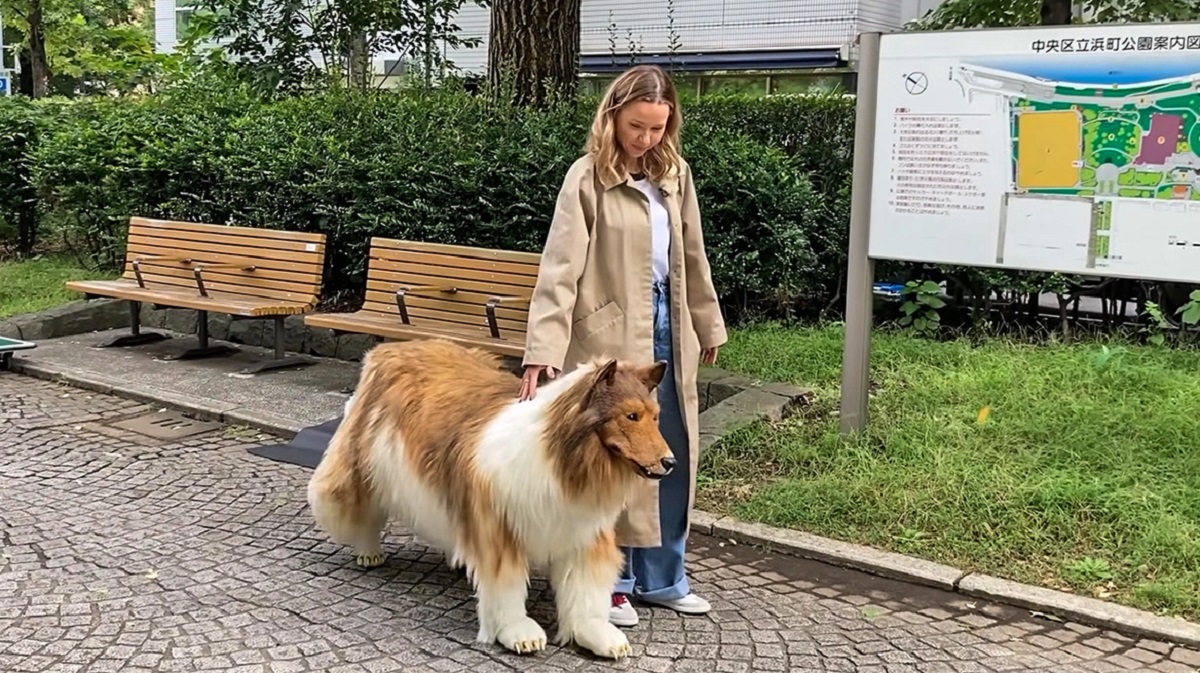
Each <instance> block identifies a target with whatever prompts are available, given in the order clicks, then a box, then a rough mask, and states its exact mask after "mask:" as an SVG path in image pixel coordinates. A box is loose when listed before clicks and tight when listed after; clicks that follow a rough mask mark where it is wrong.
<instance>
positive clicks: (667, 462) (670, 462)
mask: <svg viewBox="0 0 1200 673" xmlns="http://www.w3.org/2000/svg"><path fill="white" fill-rule="evenodd" d="M662 466H663V469H664V470H666V471H667V472H670V471H671V470H673V469H675V458H674V457H670V458H663V459H662Z"/></svg>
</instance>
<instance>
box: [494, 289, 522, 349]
mask: <svg viewBox="0 0 1200 673" xmlns="http://www.w3.org/2000/svg"><path fill="white" fill-rule="evenodd" d="M528 303H529V297H528V296H524V295H512V296H496V297H492V298H490V299H488V301H487V305H486V306H484V310H485V311H487V324H488V331H489V332H491V333H492V338H493V339H499V338H500V323H499V322H497V321H496V306H498V305H500V304H528Z"/></svg>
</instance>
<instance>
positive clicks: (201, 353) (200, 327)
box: [163, 311, 238, 360]
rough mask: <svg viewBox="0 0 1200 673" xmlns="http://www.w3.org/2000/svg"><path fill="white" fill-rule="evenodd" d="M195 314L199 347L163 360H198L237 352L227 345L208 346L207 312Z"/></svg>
mask: <svg viewBox="0 0 1200 673" xmlns="http://www.w3.org/2000/svg"><path fill="white" fill-rule="evenodd" d="M197 313H198V314H199V315H198V316H197V317H196V340H197V341H198V342H199V345H198V346H196V347H195V348H189V349H187V350H185V351H184V352H182V353H179V354H176V355H170V356H167V357H165V358H163V359H164V360H199V359H201V358H211V357H215V356H218V355H233V354H234V353H237V352H238V349H237V348H235V347H233V346H230V345H228V344H220V345H218V346H213V345H210V344H209V342H208V311H197Z"/></svg>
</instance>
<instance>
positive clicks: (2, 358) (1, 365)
mask: <svg viewBox="0 0 1200 673" xmlns="http://www.w3.org/2000/svg"><path fill="white" fill-rule="evenodd" d="M12 356H13V354H12V353H0V371H8V370H9V369H12Z"/></svg>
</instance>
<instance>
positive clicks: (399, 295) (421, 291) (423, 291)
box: [396, 285, 458, 325]
mask: <svg viewBox="0 0 1200 673" xmlns="http://www.w3.org/2000/svg"><path fill="white" fill-rule="evenodd" d="M431 290H432V291H434V292H439V293H443V292H444V293H449V294H454V293H456V292H458V288H456V287H452V286H443V285H405V286H403V287H401V288H400V289H399V290H396V310H398V311H400V321H401V322H403V323H404V324H405V325H411V324H412V322H411V321H410V320H409V319H408V305H407V304H405V303H404V297H405V296H406V295H409V294H415V295H425V296H434V295H433V294H432V293H431V292H430V291H431Z"/></svg>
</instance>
